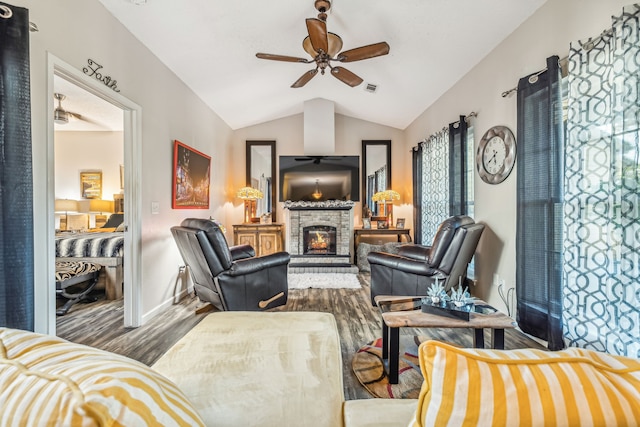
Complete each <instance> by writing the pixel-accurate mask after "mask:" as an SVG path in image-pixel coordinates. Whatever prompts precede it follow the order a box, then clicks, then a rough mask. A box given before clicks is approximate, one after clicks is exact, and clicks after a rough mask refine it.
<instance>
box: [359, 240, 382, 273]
mask: <svg viewBox="0 0 640 427" xmlns="http://www.w3.org/2000/svg"><path fill="white" fill-rule="evenodd" d="M382 246H383V245H372V244H370V243H358V249H357V253H358V269H359V270H360V271H362V272H365V273H368V272H370V271H371V267H370V266H369V261H367V255H368V254H369V252H381V251H382Z"/></svg>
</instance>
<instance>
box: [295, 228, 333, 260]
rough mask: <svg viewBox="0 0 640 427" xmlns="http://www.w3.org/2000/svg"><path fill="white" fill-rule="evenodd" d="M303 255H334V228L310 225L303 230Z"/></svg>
mask: <svg viewBox="0 0 640 427" xmlns="http://www.w3.org/2000/svg"><path fill="white" fill-rule="evenodd" d="M302 231H303V248H304V253H303V255H336V228H335V227H331V226H327V225H311V226H308V227H304V228H303V230H302Z"/></svg>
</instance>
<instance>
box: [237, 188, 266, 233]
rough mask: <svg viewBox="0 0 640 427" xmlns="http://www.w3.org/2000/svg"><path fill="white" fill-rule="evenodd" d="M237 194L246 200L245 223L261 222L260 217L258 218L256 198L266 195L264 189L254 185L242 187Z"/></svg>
mask: <svg viewBox="0 0 640 427" xmlns="http://www.w3.org/2000/svg"><path fill="white" fill-rule="evenodd" d="M237 196H238V198H240V199H242V200H244V223H245V224H249V223H252V222H260V218H256V200H258V199H262V198H263V197H264V196H263V194H262V191H260V190H256V189H255V188H253V187H242V188H241V189H239V190H238V193H237ZM256 220H257V221H256Z"/></svg>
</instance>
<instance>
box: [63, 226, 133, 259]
mask: <svg viewBox="0 0 640 427" xmlns="http://www.w3.org/2000/svg"><path fill="white" fill-rule="evenodd" d="M123 249H124V232H112V233H61V234H58V235H56V257H79V258H83V257H92V258H99V257H121V256H122V254H123Z"/></svg>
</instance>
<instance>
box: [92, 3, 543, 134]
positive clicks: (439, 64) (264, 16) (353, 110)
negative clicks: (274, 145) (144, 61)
mask: <svg viewBox="0 0 640 427" xmlns="http://www.w3.org/2000/svg"><path fill="white" fill-rule="evenodd" d="M545 1H546V0H396V1H382V0H334V1H332V4H331V9H330V10H329V13H328V18H327V29H328V31H330V32H333V33H336V34H338V35H339V36H340V37H341V38H342V40H343V43H344V47H343V49H342V50H348V49H352V48H356V47H360V46H364V45H368V44H372V43H377V42H381V41H386V42H387V43H388V44H389V45H390V47H391V48H390V53H389V54H388V55H385V56H380V57H377V58H372V59H367V60H363V61H357V62H350V63H345V64H339V65H342V66H343V67H345V68H347V69H348V70H350V71H352V72H353V73H355V74H357V75H358V76H360V77H361V78H362V79H363V80H364V82H363V83H362V84H360V85H359V86H356V87H353V88H352V87H349V86H347V85H346V84H344V83H342V82H341V81H339V80H338V79H336V78H334V77H333V76H331V75H330V73H327V74H325V75H316V76H315V77H314V78H313V79H312V80H311V81H309V83H307V84H306V85H305V86H304V87H302V88H298V89H293V88H291V87H290V86H291V84H292V83H293V82H294V81H296V80H297V79H298V78H300V77H301V76H302V75H303V74H304V73H305V72H306V71H308V70H310V69H313V68H314V64H303V63H294V62H279V61H269V60H263V59H258V58H256V56H255V54H256V53H257V52H265V53H272V54H280V55H288V56H295V57H307V58H310V57H309V56H308V55H307V54H306V53H305V52H304V50H303V48H302V40H303V39H304V37H306V36H307V28H306V26H305V19H306V18H314V17H316V16H317V14H318V11H317V10H316V9H315V7H314V0H274V1H272V2H265V1H263V0H236V1H229V0H225V1H222V0H187V1H180V2H176V1H174V0H147V1H146V3H144V4H141V5H136V4H134V2H133V0H100V2H101V3H102V4H103V5H104V6H105V7H106V8H107V9H108V10H109V11H110V12H111V13H112V14H113V15H114V16H115V17H116V18H117V19H118V20H119V21H120V22H122V24H123V25H124V26H125V27H127V28H128V29H129V31H131V33H132V34H133V35H134V36H136V37H137V38H138V39H139V40H140V41H141V42H142V43H143V44H145V45H146V46H147V47H148V48H149V49H150V50H151V51H152V52H153V53H154V54H155V55H156V56H157V57H158V58H159V59H160V60H161V61H162V62H163V63H164V64H166V65H167V66H168V67H169V68H170V69H171V70H172V71H173V72H174V73H175V74H176V75H177V76H178V77H179V78H180V79H182V80H183V81H184V82H185V83H186V84H187V85H188V86H189V87H190V88H191V89H192V90H193V91H194V92H195V93H196V94H197V95H198V96H199V97H200V98H201V99H202V100H203V101H204V102H205V103H206V104H207V105H209V107H210V108H211V109H212V110H214V111H215V112H216V113H217V114H218V115H219V116H220V117H221V118H222V119H223V120H224V121H225V122H226V123H227V124H228V125H229V126H230V127H231V128H233V129H238V128H243V127H246V126H250V125H254V124H258V123H262V122H266V121H270V120H274V119H277V118H281V117H286V116H289V115H292V114H296V113H301V112H302V111H303V103H304V101H305V100H309V99H314V98H318V97H320V98H325V99H328V100H331V101H333V102H334V103H335V107H336V113H339V114H343V115H347V116H351V117H355V118H358V119H362V120H367V121H371V122H376V123H380V124H383V125H387V126H391V127H394V128H398V129H404V128H406V127H407V126H408V125H409V124H410V123H411V122H412V121H413V120H414V119H415V118H416V117H417V116H418V115H420V114H421V113H422V112H423V111H424V110H425V109H426V108H427V107H429V106H430V105H431V104H432V103H433V102H435V101H436V100H437V99H438V98H439V97H440V96H441V95H442V94H443V93H444V92H445V91H447V89H449V88H450V87H451V86H452V85H454V84H455V83H456V82H457V81H458V80H459V79H460V78H461V77H463V76H464V75H465V74H466V73H468V72H469V71H470V70H471V69H472V67H473V66H474V65H475V64H477V63H478V62H479V61H480V60H481V59H482V58H483V57H484V56H485V55H487V54H488V53H489V52H490V51H491V50H492V49H493V48H495V47H496V46H497V45H498V44H499V43H500V42H501V41H502V40H504V39H505V38H506V37H507V36H508V35H509V34H510V33H511V32H513V31H514V30H515V29H516V28H517V27H518V26H519V25H520V24H521V23H522V22H523V21H524V20H526V19H527V18H528V17H529V16H530V15H531V14H532V13H534V12H535V10H536V9H538V8H539V7H540V6H541V5H542V4H543V3H544V2H545ZM136 2H140V1H139V0H136ZM367 84H373V85H376V86H377V90H376V92H375V93H371V92H368V91H366V90H365V87H366V86H367Z"/></svg>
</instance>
